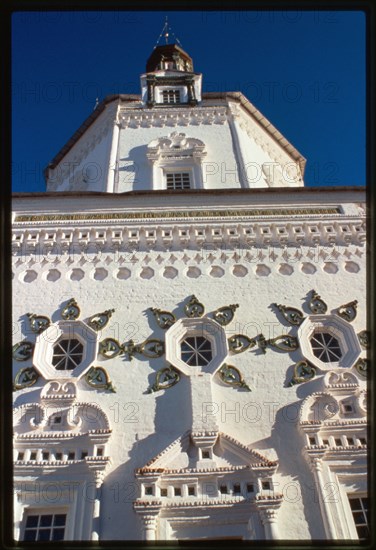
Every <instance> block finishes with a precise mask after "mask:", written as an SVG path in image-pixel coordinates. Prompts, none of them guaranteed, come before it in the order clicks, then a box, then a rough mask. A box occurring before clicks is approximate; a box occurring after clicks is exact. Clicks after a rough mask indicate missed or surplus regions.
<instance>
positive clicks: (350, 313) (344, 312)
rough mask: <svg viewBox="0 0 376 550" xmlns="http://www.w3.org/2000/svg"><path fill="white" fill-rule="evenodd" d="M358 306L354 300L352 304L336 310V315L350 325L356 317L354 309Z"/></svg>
mask: <svg viewBox="0 0 376 550" xmlns="http://www.w3.org/2000/svg"><path fill="white" fill-rule="evenodd" d="M357 305H358V301H357V300H354V301H352V302H349V303H348V304H345V305H343V306H341V307H339V308H338V310H337V311H338V315H339V316H340V317H342V319H345V321H348V322H349V323H351V321H353V320H354V319H355V317H356V313H357V311H356V308H357Z"/></svg>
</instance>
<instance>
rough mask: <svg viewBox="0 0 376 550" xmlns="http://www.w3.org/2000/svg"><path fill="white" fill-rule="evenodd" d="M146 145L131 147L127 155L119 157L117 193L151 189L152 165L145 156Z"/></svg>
mask: <svg viewBox="0 0 376 550" xmlns="http://www.w3.org/2000/svg"><path fill="white" fill-rule="evenodd" d="M146 152H147V145H140V146H139V147H133V149H131V150H130V151H129V156H128V157H123V158H120V159H119V169H118V175H117V179H118V181H117V183H116V184H115V188H116V187H117V190H118V192H119V193H124V192H126V191H139V190H141V189H152V187H153V184H152V182H153V178H152V176H153V167H152V165H151V164H150V163H149V161H148V159H147V157H146Z"/></svg>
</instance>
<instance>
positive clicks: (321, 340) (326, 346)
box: [311, 332, 342, 363]
mask: <svg viewBox="0 0 376 550" xmlns="http://www.w3.org/2000/svg"><path fill="white" fill-rule="evenodd" d="M311 346H312V351H313V354H314V355H315V356H316V357H317V358H318V359H320V360H321V361H324V363H332V362H336V361H339V360H340V359H341V357H342V350H341V346H340V344H339V342H338V340H337V338H335V337H334V336H333V335H332V334H330V333H329V332H316V333H314V334H313V336H312V338H311Z"/></svg>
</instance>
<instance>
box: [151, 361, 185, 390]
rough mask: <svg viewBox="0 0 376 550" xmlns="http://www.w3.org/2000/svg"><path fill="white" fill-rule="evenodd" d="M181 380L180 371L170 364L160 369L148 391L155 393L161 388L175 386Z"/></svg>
mask: <svg viewBox="0 0 376 550" xmlns="http://www.w3.org/2000/svg"><path fill="white" fill-rule="evenodd" d="M179 380H180V373H179V371H177V370H176V369H175V368H174V367H172V366H169V367H165V368H163V369H160V370H159V371H158V372H157V374H156V376H155V382H154V384H153V385H152V386H150V388H149V389H148V390H147V393H153V392H156V391H160V390H165V389H168V388H171V387H172V386H175V384H177V383H178V382H179Z"/></svg>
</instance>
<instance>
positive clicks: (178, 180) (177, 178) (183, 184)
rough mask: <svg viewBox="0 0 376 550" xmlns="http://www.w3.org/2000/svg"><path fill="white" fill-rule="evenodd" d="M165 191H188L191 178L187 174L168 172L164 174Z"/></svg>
mask: <svg viewBox="0 0 376 550" xmlns="http://www.w3.org/2000/svg"><path fill="white" fill-rule="evenodd" d="M166 184H167V185H166V186H167V189H190V188H191V178H190V174H189V172H170V173H167V174H166Z"/></svg>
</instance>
